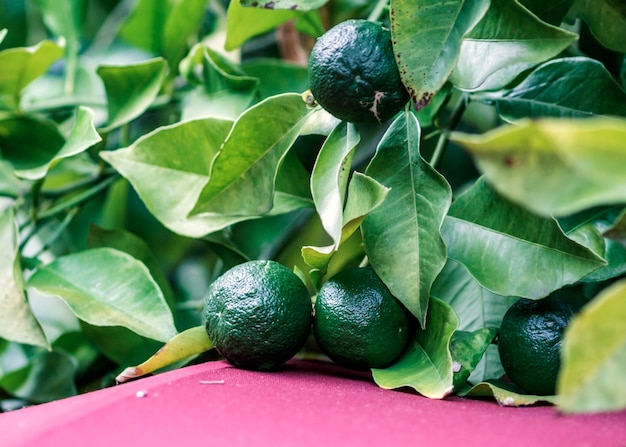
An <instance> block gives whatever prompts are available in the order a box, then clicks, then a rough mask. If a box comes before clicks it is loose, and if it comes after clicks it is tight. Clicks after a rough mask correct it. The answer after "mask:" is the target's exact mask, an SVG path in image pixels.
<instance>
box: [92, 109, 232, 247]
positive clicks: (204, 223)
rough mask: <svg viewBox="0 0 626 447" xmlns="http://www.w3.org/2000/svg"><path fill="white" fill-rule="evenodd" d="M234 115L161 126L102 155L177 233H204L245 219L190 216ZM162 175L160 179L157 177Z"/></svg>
mask: <svg viewBox="0 0 626 447" xmlns="http://www.w3.org/2000/svg"><path fill="white" fill-rule="evenodd" d="M232 124H233V123H232V121H228V120H221V119H217V118H205V119H198V120H192V121H183V122H179V123H176V124H173V125H171V126H166V127H161V128H159V129H156V130H155V131H153V132H151V133H148V134H146V135H144V136H142V137H141V138H139V139H137V141H135V142H134V143H133V144H132V145H131V146H129V147H128V148H125V149H119V150H116V151H112V152H101V153H100V156H101V157H102V158H103V159H104V160H106V161H107V162H108V163H110V164H111V165H112V166H113V167H114V168H115V169H116V170H117V171H118V172H119V173H120V174H121V175H123V176H124V177H125V178H126V179H128V181H129V182H130V183H131V184H132V185H133V188H135V190H136V191H137V193H138V194H139V197H140V198H141V200H142V201H143V203H144V204H145V205H146V207H147V208H148V210H149V211H150V212H151V213H152V214H153V215H154V217H156V218H157V219H158V220H159V221H160V222H161V223H162V224H163V225H165V226H166V227H167V228H169V229H170V230H172V231H173V232H175V233H178V234H181V235H184V236H189V237H202V236H204V235H206V234H209V233H212V232H214V231H217V230H219V229H221V228H224V227H226V226H228V225H230V224H232V223H235V222H237V221H238V220H240V219H237V218H233V217H222V216H207V215H204V216H203V215H196V216H192V217H187V216H188V214H189V212H190V211H191V209H192V208H193V206H194V205H195V203H196V201H197V199H198V196H199V194H200V191H202V188H203V187H204V185H205V184H206V183H207V182H208V180H209V170H210V166H211V160H212V159H213V157H214V156H215V154H217V152H218V150H219V148H220V146H221V145H222V142H223V141H224V139H225V138H226V135H228V132H229V131H230V128H231V127H232ZM155 179H158V181H155Z"/></svg>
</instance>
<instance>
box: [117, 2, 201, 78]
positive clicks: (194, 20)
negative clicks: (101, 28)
mask: <svg viewBox="0 0 626 447" xmlns="http://www.w3.org/2000/svg"><path fill="white" fill-rule="evenodd" d="M205 7H206V1H205V0H139V1H138V2H137V4H136V5H134V7H133V10H132V13H131V15H130V16H129V17H128V20H127V21H126V22H125V23H124V24H123V26H122V28H121V29H120V36H121V37H122V38H123V39H124V40H126V41H127V42H128V43H130V44H131V45H133V46H136V47H139V48H143V49H145V50H147V51H149V52H150V53H152V54H154V55H161V56H163V57H164V58H165V59H166V60H167V61H168V63H169V68H170V70H171V71H172V72H175V70H176V69H177V66H178V62H179V61H180V59H181V58H182V56H183V55H184V52H185V49H186V46H187V42H188V41H189V39H190V38H192V37H194V36H195V35H196V33H197V30H198V28H199V27H200V24H201V22H202V18H203V16H204V13H205Z"/></svg>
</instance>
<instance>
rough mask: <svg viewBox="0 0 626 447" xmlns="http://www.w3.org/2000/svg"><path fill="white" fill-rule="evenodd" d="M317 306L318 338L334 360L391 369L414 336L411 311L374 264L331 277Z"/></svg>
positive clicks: (315, 329) (314, 324)
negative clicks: (377, 273) (377, 272)
mask: <svg viewBox="0 0 626 447" xmlns="http://www.w3.org/2000/svg"><path fill="white" fill-rule="evenodd" d="M314 309H315V312H314V318H313V332H314V334H315V339H316V340H317V342H318V344H319V345H320V347H321V348H322V350H323V351H324V352H325V353H326V355H328V357H329V358H330V359H331V360H333V361H335V362H337V363H338V364H341V365H344V366H347V367H349V368H354V369H368V368H386V367H387V366H389V365H391V364H392V363H393V362H394V361H395V360H396V359H397V358H398V357H399V356H400V355H401V354H402V353H403V352H404V350H405V348H406V346H407V344H408V342H409V339H410V337H411V326H412V324H411V316H410V314H409V312H408V311H407V310H406V308H405V307H404V306H403V305H402V303H400V301H398V300H397V299H396V298H395V297H394V296H393V295H392V294H391V292H390V291H389V289H387V287H386V286H385V284H384V283H383V282H382V281H381V279H380V278H379V277H378V276H377V275H376V273H375V272H374V270H372V269H371V268H369V267H366V268H353V269H348V270H344V271H342V272H340V273H338V274H336V275H335V276H333V277H332V278H331V279H329V280H328V281H327V282H325V283H324V285H323V286H322V288H321V289H320V291H319V294H318V295H317V299H316V300H315V308H314Z"/></svg>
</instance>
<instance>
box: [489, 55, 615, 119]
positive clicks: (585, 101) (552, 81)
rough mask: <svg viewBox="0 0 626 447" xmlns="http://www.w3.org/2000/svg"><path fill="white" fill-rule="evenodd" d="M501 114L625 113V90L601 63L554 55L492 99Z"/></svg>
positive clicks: (514, 116)
mask: <svg viewBox="0 0 626 447" xmlns="http://www.w3.org/2000/svg"><path fill="white" fill-rule="evenodd" d="M495 102H496V106H497V108H498V112H499V113H500V116H502V117H504V118H505V119H507V120H509V121H512V120H516V119H520V118H524V117H533V118H539V117H549V116H555V117H585V116H594V115H620V116H626V92H624V90H623V89H622V88H621V86H620V85H619V84H618V83H617V82H615V79H614V78H613V76H611V74H610V73H609V72H608V70H607V69H606V68H605V67H604V65H602V63H600V62H598V61H596V60H594V59H589V58H586V57H568V58H563V59H556V60H552V61H549V62H546V63H545V64H543V65H541V66H539V67H537V68H536V69H535V70H534V71H533V72H532V73H531V74H530V75H529V76H528V77H527V78H526V79H525V80H524V81H523V82H522V83H521V84H519V85H518V86H516V87H515V88H514V89H513V90H511V91H510V92H508V93H506V94H505V95H504V96H502V97H499V98H497V99H496V100H495Z"/></svg>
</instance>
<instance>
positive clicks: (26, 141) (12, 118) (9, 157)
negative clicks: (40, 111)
mask: <svg viewBox="0 0 626 447" xmlns="http://www.w3.org/2000/svg"><path fill="white" fill-rule="evenodd" d="M64 142H65V139H64V138H63V135H61V132H60V131H59V128H58V126H57V125H56V123H54V122H53V121H51V120H47V119H44V118H39V117H36V116H33V115H8V116H5V117H0V151H1V152H2V158H4V159H5V160H6V161H8V162H9V163H11V165H12V166H13V169H14V170H16V171H18V172H25V173H26V174H28V171H30V170H33V171H34V172H36V173H39V172H40V168H41V167H42V166H43V167H44V169H45V166H47V165H48V164H49V163H50V161H51V160H53V159H54V157H55V156H56V154H58V153H59V152H60V151H61V149H62V148H63V144H64ZM25 176H26V177H28V175H25Z"/></svg>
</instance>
